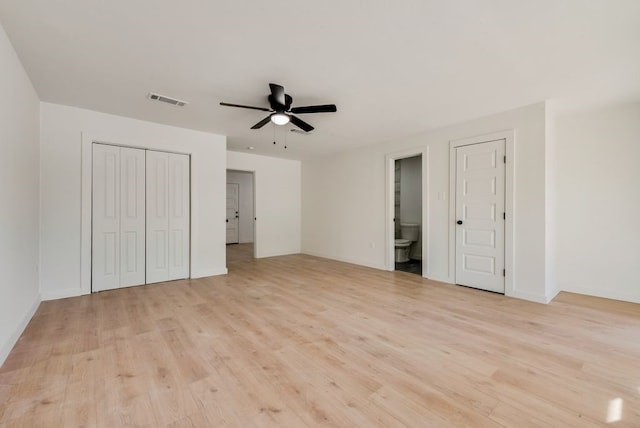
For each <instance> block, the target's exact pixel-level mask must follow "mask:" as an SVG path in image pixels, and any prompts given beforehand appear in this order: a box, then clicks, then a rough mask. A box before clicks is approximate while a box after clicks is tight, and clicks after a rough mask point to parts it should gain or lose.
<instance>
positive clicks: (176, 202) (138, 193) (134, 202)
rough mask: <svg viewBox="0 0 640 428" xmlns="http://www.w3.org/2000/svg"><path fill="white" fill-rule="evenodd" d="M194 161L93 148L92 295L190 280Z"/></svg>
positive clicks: (140, 151)
mask: <svg viewBox="0 0 640 428" xmlns="http://www.w3.org/2000/svg"><path fill="white" fill-rule="evenodd" d="M189 169H190V168H189V156H187V155H179V154H173V153H164V152H156V151H151V150H143V149H133V148H126V147H116V146H110V145H106V144H93V177H92V180H93V182H92V200H93V202H92V217H93V219H92V255H91V257H92V258H91V260H92V261H91V264H92V273H91V276H92V291H102V290H109V289H113V288H119V287H128V286H132V285H141V284H145V283H153V282H160V281H167V280H172V279H180V278H188V277H189V247H190V245H189V242H190V223H189V218H190V214H189V213H190V209H189V207H190V172H189Z"/></svg>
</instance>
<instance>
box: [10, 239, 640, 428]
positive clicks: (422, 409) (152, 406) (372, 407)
mask: <svg viewBox="0 0 640 428" xmlns="http://www.w3.org/2000/svg"><path fill="white" fill-rule="evenodd" d="M238 248H240V247H238ZM230 260H231V258H230ZM229 268H230V273H229V274H228V275H226V276H218V277H211V278H205V279H198V280H185V281H175V282H170V283H164V284H156V285H149V286H141V287H133V288H128V289H121V290H116V291H107V292H103V293H98V294H93V295H90V296H83V297H78V298H71V299H64V300H57V301H51V302H45V303H42V305H41V306H40V308H39V309H38V311H37V313H36V315H35V316H34V318H33V319H32V321H31V323H30V324H29V326H28V328H27V329H26V331H25V333H24V334H23V336H22V337H21V339H20V340H19V342H18V344H17V345H16V347H15V349H14V350H13V351H12V352H11V354H10V356H9V358H8V360H7V361H6V363H5V364H4V366H3V367H2V368H1V369H0V425H1V426H25V427H36V426H46V427H56V426H64V427H72V426H103V427H119V426H127V425H143V426H153V427H162V426H171V427H178V426H194V427H214V426H238V427H251V426H278V427H304V426H319V425H327V426H343V427H351V426H357V427H373V426H392V427H395V426H414V427H431V426H471V427H482V426H508V427H512V426H517V427H527V426H557V427H576V426H585V427H589V426H602V425H606V422H607V420H608V419H609V420H610V421H612V422H615V425H614V426H635V427H638V426H640V305H634V304H628V303H621V302H614V301H608V300H604V299H597V298H590V297H584V296H578V295H571V294H567V293H562V294H561V295H560V296H558V298H556V300H555V301H554V302H553V303H551V304H550V305H540V304H534V303H529V302H525V301H521V300H516V299H510V298H506V297H504V296H500V295H496V294H491V293H486V292H482V291H478V290H473V289H468V288H463V287H457V286H452V285H444V284H439V283H435V282H431V281H428V280H425V279H422V278H420V277H419V276H416V275H412V274H406V273H402V272H383V271H377V270H373V269H368V268H365V267H358V266H353V265H349V264H345V263H339V262H335V261H329V260H325V259H320V258H316V257H310V256H304V255H293V256H286V257H274V258H268V259H259V260H254V259H247V258H241V259H239V260H237V261H235V262H234V261H230V262H229ZM618 418H621V419H620V420H617V419H618Z"/></svg>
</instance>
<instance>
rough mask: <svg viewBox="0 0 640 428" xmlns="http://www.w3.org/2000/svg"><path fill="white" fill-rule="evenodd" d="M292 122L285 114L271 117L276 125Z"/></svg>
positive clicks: (276, 114)
mask: <svg viewBox="0 0 640 428" xmlns="http://www.w3.org/2000/svg"><path fill="white" fill-rule="evenodd" d="M290 120H291V119H290V118H289V115H287V114H284V113H274V114H272V115H271V122H273V123H275V124H276V125H286V124H287V123H289V121H290Z"/></svg>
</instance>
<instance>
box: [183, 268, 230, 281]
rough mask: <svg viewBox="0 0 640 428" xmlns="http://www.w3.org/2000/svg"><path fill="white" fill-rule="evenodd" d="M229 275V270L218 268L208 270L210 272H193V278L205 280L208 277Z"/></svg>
mask: <svg viewBox="0 0 640 428" xmlns="http://www.w3.org/2000/svg"><path fill="white" fill-rule="evenodd" d="M227 273H229V271H228V270H227V268H216V269H208V270H199V271H194V272H191V278H192V279H196V278H204V277H206V276H217V275H226V274H227Z"/></svg>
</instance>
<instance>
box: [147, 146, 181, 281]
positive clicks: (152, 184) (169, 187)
mask: <svg viewBox="0 0 640 428" xmlns="http://www.w3.org/2000/svg"><path fill="white" fill-rule="evenodd" d="M189 177H190V174H189V156H187V155H180V154H174V153H163V152H155V151H151V150H149V151H147V283H149V284H150V283H154V282H161V281H168V280H172V279H181V278H188V277H189V242H190V240H189V235H190V231H189V217H190V215H189V205H190V204H189V188H190V186H189Z"/></svg>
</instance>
